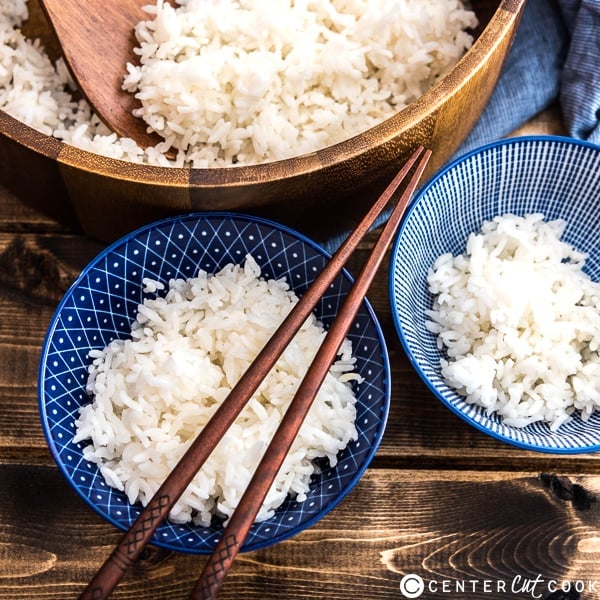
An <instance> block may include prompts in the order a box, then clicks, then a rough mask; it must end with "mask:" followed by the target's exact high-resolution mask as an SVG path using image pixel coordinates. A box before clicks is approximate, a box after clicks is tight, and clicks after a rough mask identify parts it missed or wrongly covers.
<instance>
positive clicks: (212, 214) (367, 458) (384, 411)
mask: <svg viewBox="0 0 600 600" xmlns="http://www.w3.org/2000/svg"><path fill="white" fill-rule="evenodd" d="M198 219H207V220H210V219H237V220H242V221H247V222H248V223H257V224H259V225H262V226H264V227H270V228H273V229H275V230H277V231H280V232H282V233H285V234H287V235H290V236H291V237H293V238H294V239H296V240H298V241H300V242H302V243H303V244H305V245H307V246H309V247H311V248H312V249H313V250H315V251H317V252H318V253H320V254H321V255H322V256H323V257H324V259H325V260H329V259H330V258H331V254H330V253H329V252H328V251H327V250H325V249H324V248H323V247H322V246H320V245H319V244H317V243H316V242H315V241H314V240H312V239H311V238H309V237H308V236H306V235H304V234H303V233H300V232H298V231H297V230H295V229H293V228H291V227H289V226H287V225H283V224H281V223H278V222H276V221H273V220H271V219H267V218H264V217H257V216H254V215H250V214H245V213H237V212H232V211H207V212H200V211H193V212H188V213H184V214H181V215H174V216H171V217H167V218H164V219H160V220H157V221H153V222H152V223H148V224H146V225H143V226H141V227H138V228H136V229H134V230H132V231H131V232H129V233H128V234H126V235H124V236H122V237H121V238H119V239H118V240H116V241H115V242H113V243H111V244H110V245H108V246H106V247H105V248H104V249H102V250H101V251H100V252H99V253H97V254H96V256H95V257H94V258H92V259H91V260H90V261H89V262H88V263H87V264H86V265H85V267H83V269H82V270H81V272H80V273H79V275H78V276H77V277H76V279H75V280H74V281H73V283H71V285H70V286H69V287H68V289H67V290H66V292H65V293H64V295H63V296H62V298H61V300H60V302H59V303H58V305H57V307H56V309H55V311H54V313H53V315H52V317H51V319H50V322H49V324H48V327H47V330H46V333H45V336H44V340H43V343H42V348H41V353H40V359H39V364H38V377H37V383H38V386H37V387H38V394H37V395H38V398H37V403H38V410H39V418H40V421H41V426H42V430H43V433H44V438H45V440H46V443H47V445H48V448H49V450H50V453H51V455H52V458H53V460H54V462H55V463H56V465H57V467H58V468H59V470H60V472H61V473H62V475H63V477H64V478H65V479H66V480H67V481H68V483H69V485H70V486H71V488H72V489H74V490H75V492H76V493H77V494H78V496H79V497H80V498H81V499H82V500H83V501H84V503H85V504H86V505H87V506H89V507H90V508H92V509H93V510H94V511H95V512H96V513H97V514H98V515H100V517H102V518H103V519H104V520H105V521H107V522H108V523H110V524H112V525H113V526H115V527H116V528H117V529H119V530H121V531H127V527H125V526H124V525H123V524H122V523H120V522H119V521H117V520H116V519H115V518H114V517H112V515H110V514H109V513H108V512H104V511H103V510H101V509H100V507H99V506H98V505H97V504H95V503H94V502H92V501H91V499H90V498H89V497H88V496H86V495H85V494H84V493H83V491H82V489H81V488H80V487H79V486H77V485H75V483H74V481H73V477H72V476H70V475H69V473H68V471H67V469H66V465H65V463H64V461H63V460H61V458H60V453H59V451H58V448H57V445H56V443H55V441H54V439H53V437H52V435H51V433H50V427H49V421H50V418H49V414H48V411H47V408H48V407H47V403H46V402H45V398H46V381H45V373H46V368H47V359H48V352H49V347H50V343H51V340H52V338H53V335H54V333H55V330H56V327H57V325H58V320H59V317H60V315H61V313H62V311H63V309H64V307H65V305H66V304H67V302H68V300H69V299H70V298H71V296H72V295H73V294H74V293H75V292H76V291H77V289H78V287H79V285H80V284H81V283H82V282H83V281H84V280H85V277H86V276H87V274H88V273H89V272H90V271H91V270H92V269H93V268H95V267H96V266H97V265H98V264H99V263H101V262H102V261H103V260H104V259H105V258H106V257H107V256H110V254H111V253H113V252H114V251H115V250H117V249H118V248H119V247H121V246H123V245H124V244H126V243H127V242H128V241H130V240H133V239H135V238H136V237H138V236H140V235H143V234H144V233H146V232H150V231H152V230H154V229H155V228H158V227H164V226H165V225H169V224H170V223H174V222H177V221H188V220H198ZM339 276H341V277H344V278H345V279H347V280H348V281H349V283H350V284H352V283H353V282H354V278H353V276H352V275H351V274H350V273H349V272H348V270H347V269H346V268H343V269H342V271H341V272H340V275H339ZM362 306H363V309H364V310H365V311H366V313H367V314H368V316H369V318H370V320H371V322H372V324H373V327H374V328H375V332H376V334H377V343H378V345H379V350H380V352H379V353H378V354H380V357H381V367H382V372H383V374H384V377H383V390H384V394H383V398H382V400H381V409H380V411H379V413H378V414H379V421H378V423H377V427H376V428H375V429H374V433H373V436H372V443H371V446H370V448H369V451H368V452H367V453H366V454H365V455H364V459H363V461H362V464H361V465H360V467H359V468H357V469H356V471H355V473H354V475H353V476H352V477H351V478H350V479H349V480H348V482H347V483H346V484H345V486H344V488H343V489H341V490H340V491H339V492H338V494H337V495H336V496H335V498H333V499H331V500H329V501H328V502H327V503H326V504H325V505H324V506H323V507H322V508H321V509H320V510H319V511H317V512H315V513H314V514H313V515H312V516H311V517H310V518H308V519H306V520H304V521H302V522H301V523H299V524H298V525H297V526H296V527H294V528H293V529H291V530H288V531H284V532H283V533H279V534H277V535H274V536H273V537H272V538H268V539H262V540H258V541H255V542H251V543H246V544H244V546H243V547H242V549H241V552H250V551H254V550H260V549H263V548H266V547H269V546H272V545H274V544H276V543H279V542H282V541H284V540H287V539H289V538H291V537H293V536H295V535H298V534H300V533H302V532H303V531H305V530H307V529H308V528H309V527H311V526H312V525H314V524H315V523H316V522H317V521H319V520H321V519H322V518H324V517H325V516H326V515H327V514H328V513H330V512H331V511H332V510H333V509H334V508H335V507H336V506H337V505H338V504H339V503H340V502H341V501H342V500H343V499H344V498H345V497H346V496H347V495H348V494H349V493H350V492H351V491H352V489H353V488H354V487H355V486H356V484H357V483H358V481H359V480H360V479H361V478H362V476H363V475H364V473H365V471H366V470H367V469H368V468H369V466H370V464H371V462H372V460H373V457H374V456H375V454H376V452H377V451H378V449H379V446H380V445H381V441H382V438H383V434H384V432H385V428H386V425H387V421H388V417H389V411H390V404H391V368H390V358H389V351H388V347H387V343H386V339H385V336H384V333H383V329H382V326H381V324H380V322H379V320H378V318H377V315H376V313H375V310H374V308H373V306H372V305H371V303H370V301H369V300H368V298H367V297H365V298H364V299H363V303H362ZM332 468H335V467H332ZM150 543H151V544H154V545H156V546H160V547H162V548H165V549H168V550H173V551H177V552H182V553H190V554H208V553H209V552H210V550H208V549H204V548H201V549H198V548H196V547H182V546H179V545H176V544H172V543H170V542H164V541H162V540H161V539H159V538H157V537H156V534H154V535H153V537H152V538H151V541H150Z"/></svg>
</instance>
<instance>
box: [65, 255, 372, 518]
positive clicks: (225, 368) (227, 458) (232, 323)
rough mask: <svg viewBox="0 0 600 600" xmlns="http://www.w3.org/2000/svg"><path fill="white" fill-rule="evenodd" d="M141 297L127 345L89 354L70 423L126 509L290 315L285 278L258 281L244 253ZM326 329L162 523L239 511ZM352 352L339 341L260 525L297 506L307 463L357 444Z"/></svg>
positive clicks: (273, 377)
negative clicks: (238, 260)
mask: <svg viewBox="0 0 600 600" xmlns="http://www.w3.org/2000/svg"><path fill="white" fill-rule="evenodd" d="M144 285H145V286H146V288H145V292H146V293H147V294H151V295H153V297H147V298H146V299H145V300H144V301H143V303H142V304H141V305H140V306H139V312H138V315H137V318H136V320H135V321H134V323H133V325H132V328H131V339H127V340H115V341H113V342H111V343H110V344H109V345H108V346H107V347H106V348H104V349H103V350H101V351H93V352H92V353H91V356H92V358H93V363H92V365H91V366H90V370H89V379H88V384H87V390H88V392H89V394H90V395H91V396H92V397H93V400H92V402H90V403H89V404H87V405H85V406H83V407H82V408H81V410H80V416H79V418H78V420H77V422H76V435H75V438H74V439H75V441H76V442H79V441H86V440H89V441H90V442H91V443H90V444H89V445H87V446H86V447H85V448H84V450H83V452H84V458H85V459H86V460H89V461H91V462H93V463H96V464H98V465H99V467H100V471H101V473H102V475H103V476H104V478H105V480H106V482H107V484H108V485H110V486H112V487H114V488H117V489H119V490H122V491H124V492H125V493H126V494H127V497H128V499H129V501H130V502H131V503H135V502H137V501H140V502H142V504H144V505H145V504H147V503H148V501H149V500H150V499H151V498H152V496H153V495H154V493H155V492H156V490H157V489H158V488H159V486H160V484H161V483H162V481H164V479H165V477H166V476H167V475H168V473H169V472H170V471H171V470H172V469H173V468H174V467H175V465H176V464H177V462H178V460H179V459H180V458H181V456H182V455H183V454H184V452H185V450H186V449H187V448H188V446H189V445H190V444H191V442H192V441H193V439H195V437H196V436H197V434H198V432H199V431H200V430H201V429H202V427H203V426H204V425H205V424H206V423H207V422H208V420H209V419H210V417H211V415H212V414H213V413H214V412H215V410H216V409H217V408H218V406H219V405H220V404H221V402H222V401H223V400H224V399H225V398H226V397H227V395H228V394H229V392H230V390H231V389H232V388H233V387H234V386H235V384H236V383H237V381H238V380H239V379H240V377H241V376H242V374H243V373H244V372H245V371H246V370H247V368H248V366H249V365H250V363H251V362H252V360H253V359H254V357H255V356H256V355H257V354H258V352H259V351H260V349H261V348H262V347H263V346H264V345H265V343H266V342H267V340H268V338H269V337H270V336H271V335H272V334H273V332H274V331H275V329H276V328H277V327H278V325H279V324H280V323H281V322H282V321H283V319H284V318H285V316H286V315H287V314H288V312H289V311H290V310H291V308H292V307H293V305H294V304H295V303H296V301H297V297H296V296H295V295H294V293H293V292H292V291H291V290H290V289H289V288H288V285H287V284H286V283H285V281H283V280H278V281H276V280H266V279H264V278H262V277H261V275H260V268H259V267H258V265H257V264H256V262H255V261H254V260H253V259H252V257H250V256H248V257H247V258H246V261H245V263H244V265H243V266H239V265H233V264H230V265H228V266H226V267H225V268H223V269H222V270H221V271H220V272H218V273H216V274H214V275H208V274H207V273H206V272H204V271H200V272H199V273H198V275H197V277H194V278H191V279H188V280H185V279H177V280H171V281H170V282H169V284H168V289H167V290H166V295H162V296H157V295H156V293H155V292H159V293H160V291H161V289H162V288H163V287H164V286H162V285H161V284H159V283H157V282H154V281H150V280H145V281H144ZM324 335H325V331H324V329H323V327H322V325H321V324H320V323H319V322H318V321H317V320H316V318H315V317H314V316H311V317H310V318H309V319H307V321H306V322H305V324H304V325H303V326H302V328H301V330H300V331H299V332H298V334H297V335H296V337H295V338H294V341H293V342H292V343H291V344H290V346H289V347H288V348H287V349H286V350H285V351H284V353H283V355H282V356H281V358H280V359H279V361H278V362H277V364H276V366H275V367H274V368H273V369H272V371H271V372H270V373H269V375H268V376H267V378H266V379H265V380H264V382H263V383H262V384H261V385H260V387H259V389H258V390H257V392H256V393H255V395H254V396H253V397H252V399H251V400H250V402H249V404H248V406H247V407H245V408H244V410H243V411H242V413H241V414H240V415H239V417H238V418H237V420H236V421H235V423H234V424H233V426H232V427H231V428H230V429H229V431H228V432H227V434H226V435H225V437H224V438H223V439H222V440H221V442H220V443H219V444H218V446H217V447H216V449H215V450H214V452H213V453H212V454H211V455H210V457H209V458H208V460H207V461H206V462H205V464H204V466H203V467H202V469H201V470H200V471H199V472H198V474H197V475H196V477H195V478H194V480H193V482H192V483H191V484H190V486H189V487H188V489H187V490H186V491H185V492H184V494H183V495H182V497H181V498H180V499H179V501H178V502H177V504H176V505H175V507H174V508H173V510H172V511H171V514H170V518H171V520H173V521H175V522H179V523H185V522H189V521H190V520H193V521H194V523H196V524H199V525H203V526H204V525H208V524H210V521H211V519H212V517H213V516H215V515H216V516H219V517H225V518H226V517H228V516H230V515H231V513H232V512H233V511H234V509H235V507H236V506H237V504H238V502H239V500H240V498H241V496H242V494H243V492H244V490H245V488H246V486H247V485H248V483H249V481H250V478H251V476H252V474H253V472H254V470H255V468H256V466H257V464H258V462H259V459H260V457H261V456H262V455H263V453H264V451H265V449H266V446H267V444H268V443H269V441H270V439H271V437H272V436H273V434H274V432H275V430H276V429H277V427H278V425H279V423H280V422H281V419H282V416H283V414H284V413H285V410H286V408H287V406H288V405H289V402H290V401H291V399H292V397H293V395H294V393H295V390H296V388H297V386H298V383H299V381H300V379H301V377H302V376H303V375H304V373H305V371H306V369H307V368H308V366H309V364H310V362H311V361H312V358H313V357H314V355H315V353H316V351H317V349H318V347H319V345H320V343H321V341H322V340H323V337H324ZM354 364H355V359H354V358H353V357H352V347H351V343H350V341H349V340H345V341H344V343H343V344H342V347H341V348H340V351H339V355H338V359H337V361H336V362H335V363H334V365H333V366H332V367H331V369H330V372H329V374H328V375H327V377H326V379H325V382H324V384H323V386H322V388H321V390H320V392H319V394H318V395H317V398H316V399H315V401H314V404H313V406H312V407H311V410H310V412H309V414H308V416H307V418H306V420H305V422H304V423H303V425H302V428H301V430H300V432H299V434H298V436H297V438H296V440H295V441H294V444H293V446H292V448H291V450H290V452H289V454H288V456H287V458H286V459H285V463H284V465H283V467H282V469H281V471H280V473H279V475H278V477H277V479H276V481H275V482H274V484H273V486H272V488H271V490H270V492H269V494H268V496H267V498H266V500H265V503H264V505H263V507H262V509H261V511H260V513H259V515H258V517H257V520H259V521H262V520H265V519H267V518H269V517H270V516H271V515H272V514H273V512H274V510H275V509H276V508H277V507H278V506H280V505H281V503H282V502H283V501H284V500H285V498H286V497H287V496H288V495H291V496H293V497H296V499H297V500H298V501H303V500H304V499H305V498H306V493H307V492H308V490H309V485H310V479H311V476H312V475H313V474H314V473H315V472H316V470H317V466H316V463H315V459H317V458H326V459H328V461H329V464H330V465H331V466H335V464H336V461H337V458H336V457H337V454H338V452H339V451H340V450H342V449H343V448H345V447H346V446H347V444H348V443H349V442H350V441H351V440H354V439H356V438H357V431H356V428H355V425H354V421H355V417H356V408H355V404H356V397H355V395H354V393H353V390H352V381H354V380H359V379H360V377H359V376H358V375H357V374H356V373H355V372H354Z"/></svg>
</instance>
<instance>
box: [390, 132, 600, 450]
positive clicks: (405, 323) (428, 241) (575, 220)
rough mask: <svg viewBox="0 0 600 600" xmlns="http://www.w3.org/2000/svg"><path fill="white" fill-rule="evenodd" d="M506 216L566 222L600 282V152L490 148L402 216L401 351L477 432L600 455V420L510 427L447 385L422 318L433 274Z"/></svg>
mask: <svg viewBox="0 0 600 600" xmlns="http://www.w3.org/2000/svg"><path fill="white" fill-rule="evenodd" d="M509 212H510V213H514V214H517V215H525V214H528V213H533V212H541V213H543V214H544V215H545V216H546V218H548V219H556V218H560V219H564V220H565V221H566V222H567V224H568V225H567V228H566V231H565V234H564V237H563V239H565V240H566V241H567V242H569V243H570V244H572V245H573V246H575V247H576V248H577V249H578V250H581V251H583V252H586V253H588V254H589V259H588V260H587V263H586V268H585V270H586V272H587V273H588V274H589V275H590V276H591V278H592V279H593V280H594V281H598V280H600V246H599V243H598V240H599V237H600V147H598V146H594V145H591V144H587V143H584V142H577V141H574V140H571V139H567V138H561V137H553V136H547V137H546V136H544V137H523V138H513V139H510V140H505V141H501V142H497V143H494V144H490V145H488V146H485V147H483V148H479V149H477V150H475V151H473V152H471V153H469V154H467V155H465V156H463V157H461V158H459V159H457V160H456V161H454V162H453V163H451V164H449V165H448V166H447V167H446V168H444V169H443V170H442V171H441V172H439V173H438V174H436V176H435V177H434V178H433V179H432V180H431V181H429V182H428V183H427V185H426V186H425V187H424V188H423V189H422V190H421V191H420V192H419V193H418V194H417V196H416V197H415V199H414V201H413V203H412V204H411V206H410V208H409V210H408V212H407V214H406V216H405V219H404V221H403V223H402V226H401V228H400V230H399V232H398V235H397V238H396V241H395V244H394V248H393V252H392V256H391V266H390V284H389V294H390V302H391V307H392V314H393V316H394V322H395V325H396V329H397V332H398V335H399V337H400V340H401V343H402V345H403V347H404V350H405V352H406V354H407V355H408V358H409V360H410V362H411V363H412V365H413V367H414V368H415V369H416V371H417V373H418V374H419V375H420V377H421V378H422V379H423V381H424V382H425V383H426V385H427V386H428V387H429V389H430V390H431V391H432V392H433V394H434V395H435V396H436V397H437V398H438V399H439V400H441V401H442V402H443V403H444V404H445V405H446V406H447V407H448V408H449V409H450V410H451V411H453V412H454V413H456V414H457V415H459V416H460V417H462V418H463V419H464V420H465V421H467V423H469V424H471V425H473V426H474V427H475V428H477V429H479V430H481V431H483V432H485V433H487V434H489V435H491V436H492V437H495V438H497V439H500V440H503V441H505V442H508V443H510V444H513V445H515V446H519V447H522V448H526V449H530V450H538V451H542V452H552V453H577V452H591V451H596V450H600V412H596V413H594V415H593V416H592V417H591V418H590V419H589V420H588V421H587V422H584V421H582V420H581V419H580V418H579V417H575V418H573V419H572V420H571V421H570V422H568V423H566V424H564V425H562V426H561V427H560V428H559V429H558V431H557V432H552V431H551V430H550V428H549V427H548V426H547V425H546V424H543V423H536V424H532V425H529V426H527V427H524V428H515V427H510V426H507V425H505V424H504V423H503V422H502V420H501V419H500V418H499V417H497V416H496V415H488V414H486V411H485V410H484V409H483V408H480V407H478V406H475V405H472V404H468V403H466V402H465V401H464V399H463V398H462V397H461V396H460V395H458V394H457V393H456V392H455V391H454V390H453V389H451V388H450V387H449V386H448V385H447V384H446V383H445V382H444V381H443V379H442V376H441V373H440V358H441V353H440V351H439V350H438V348H437V346H436V340H435V336H434V335H433V334H431V333H429V332H428V331H427V329H426V328H425V320H426V317H425V310H426V309H429V308H431V305H432V302H433V297H432V296H431V294H430V293H429V291H428V289H427V282H426V277H427V270H428V269H429V268H430V267H431V266H432V265H433V263H434V261H435V260H436V258H437V257H438V256H439V255H441V254H443V253H445V252H452V253H453V254H454V255H456V254H460V253H462V252H464V250H465V246H466V241H467V238H468V236H469V234H470V233H472V232H475V231H478V230H479V229H480V227H481V224H482V222H483V221H485V220H490V219H492V218H493V217H494V216H496V215H502V214H505V213H509Z"/></svg>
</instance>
